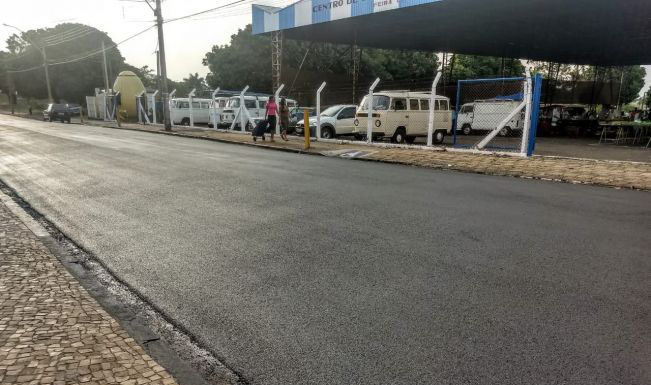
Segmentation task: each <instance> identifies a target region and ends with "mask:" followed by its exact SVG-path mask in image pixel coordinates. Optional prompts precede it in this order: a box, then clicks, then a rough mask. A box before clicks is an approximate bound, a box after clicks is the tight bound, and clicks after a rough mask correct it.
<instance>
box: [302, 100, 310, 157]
mask: <svg viewBox="0 0 651 385" xmlns="http://www.w3.org/2000/svg"><path fill="white" fill-rule="evenodd" d="M303 111H304V112H303V124H304V129H303V133H304V134H305V149H306V150H309V149H310V112H309V111H308V110H307V109H306V110H303Z"/></svg>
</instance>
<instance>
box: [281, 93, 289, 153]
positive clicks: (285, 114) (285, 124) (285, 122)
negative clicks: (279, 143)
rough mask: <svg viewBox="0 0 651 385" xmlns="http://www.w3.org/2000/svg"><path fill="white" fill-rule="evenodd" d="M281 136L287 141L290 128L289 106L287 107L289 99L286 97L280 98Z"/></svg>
mask: <svg viewBox="0 0 651 385" xmlns="http://www.w3.org/2000/svg"><path fill="white" fill-rule="evenodd" d="M279 111H280V137H281V138H283V140H284V141H285V142H286V141H288V140H289V139H287V129H288V128H289V107H287V100H286V99H285V98H281V99H280V110H279Z"/></svg>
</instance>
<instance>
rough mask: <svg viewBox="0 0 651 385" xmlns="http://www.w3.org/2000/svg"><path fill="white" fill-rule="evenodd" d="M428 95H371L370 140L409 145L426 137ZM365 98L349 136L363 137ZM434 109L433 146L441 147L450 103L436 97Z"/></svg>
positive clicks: (449, 121) (447, 129) (449, 119)
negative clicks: (371, 126)
mask: <svg viewBox="0 0 651 385" xmlns="http://www.w3.org/2000/svg"><path fill="white" fill-rule="evenodd" d="M430 97H431V94H429V93H426V92H409V91H380V92H377V93H374V94H373V117H372V118H373V137H384V138H391V141H392V142H394V143H405V142H407V143H413V142H414V140H415V139H416V138H417V137H426V136H427V127H428V124H429V102H430ZM366 98H367V97H366V96H365V97H364V99H363V100H362V102H361V103H360V105H359V108H358V109H357V115H356V119H355V122H354V125H355V129H354V130H353V134H354V135H355V136H356V137H358V138H361V137H364V136H366V129H367V119H368V113H367V112H366V111H367V109H368V104H367V102H366ZM435 102H436V104H435V105H434V135H433V141H434V142H435V143H442V142H443V139H444V138H445V135H446V134H449V133H450V130H451V127H452V111H451V110H450V100H449V99H448V98H446V97H445V96H438V95H437V96H436V99H435Z"/></svg>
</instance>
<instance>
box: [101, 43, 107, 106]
mask: <svg viewBox="0 0 651 385" xmlns="http://www.w3.org/2000/svg"><path fill="white" fill-rule="evenodd" d="M102 58H103V60H104V93H105V94H108V90H109V79H108V68H107V67H106V48H105V47H104V40H102Z"/></svg>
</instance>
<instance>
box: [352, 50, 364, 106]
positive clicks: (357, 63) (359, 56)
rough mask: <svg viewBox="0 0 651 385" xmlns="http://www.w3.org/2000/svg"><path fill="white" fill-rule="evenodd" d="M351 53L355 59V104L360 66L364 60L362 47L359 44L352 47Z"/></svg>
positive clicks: (354, 102) (355, 102) (354, 101)
mask: <svg viewBox="0 0 651 385" xmlns="http://www.w3.org/2000/svg"><path fill="white" fill-rule="evenodd" d="M350 54H351V55H352V59H353V74H352V75H353V100H352V103H353V104H357V83H358V81H359V67H360V62H361V61H362V49H361V48H359V46H358V45H357V44H354V45H353V46H351V47H350Z"/></svg>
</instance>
